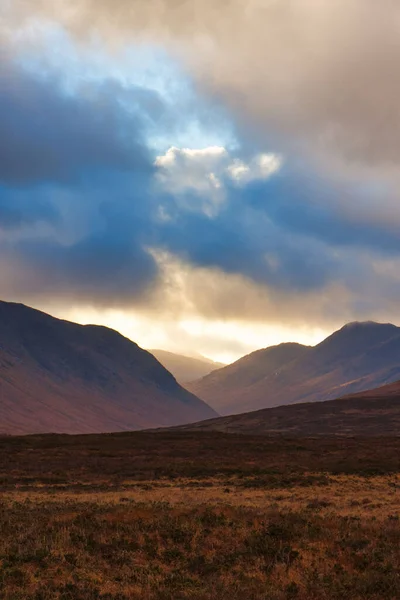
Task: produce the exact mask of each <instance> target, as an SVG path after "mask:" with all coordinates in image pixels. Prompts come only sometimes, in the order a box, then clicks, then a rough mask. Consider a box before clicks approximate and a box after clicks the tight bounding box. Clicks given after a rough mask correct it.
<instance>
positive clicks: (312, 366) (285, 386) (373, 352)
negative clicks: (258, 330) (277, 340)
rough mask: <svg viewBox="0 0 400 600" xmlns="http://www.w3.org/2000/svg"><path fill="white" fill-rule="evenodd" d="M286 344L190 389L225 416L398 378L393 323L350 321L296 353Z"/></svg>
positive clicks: (398, 338) (399, 348)
mask: <svg viewBox="0 0 400 600" xmlns="http://www.w3.org/2000/svg"><path fill="white" fill-rule="evenodd" d="M286 347H287V345H286V344H284V345H280V346H275V347H272V348H267V349H266V350H262V351H258V352H253V353H252V354H250V355H248V356H247V357H244V358H242V359H240V360H239V361H237V362H236V363H233V365H229V367H226V368H225V369H220V370H218V371H215V372H213V373H211V374H210V375H208V376H206V377H204V378H203V379H200V380H198V381H196V382H193V383H192V384H190V386H188V387H189V389H190V391H192V392H193V393H195V394H196V395H197V396H199V397H200V398H202V399H203V400H204V401H206V402H207V403H209V404H210V405H211V406H213V407H214V408H215V409H216V410H217V411H218V412H219V413H220V414H224V415H227V414H235V413H243V412H249V411H253V410H258V409H262V408H269V407H273V406H282V405H286V404H294V403H298V402H316V401H322V400H331V399H334V398H338V397H339V396H343V395H345V394H349V393H355V392H358V391H363V390H367V389H371V388H374V387H377V386H380V385H384V384H386V383H390V382H393V381H396V380H397V379H399V378H400V328H398V327H395V326H394V325H391V324H379V323H372V322H366V323H350V324H348V325H345V326H344V327H343V328H342V329H340V330H339V331H336V332H335V333H333V334H332V335H330V336H329V337H328V338H326V339H325V340H324V341H323V342H321V343H320V344H318V345H317V346H314V347H304V346H300V347H297V345H296V348H293V350H295V352H294V356H293V357H292V354H291V352H289V353H288V354H287V355H286V352H285V350H286ZM289 348H291V345H289ZM281 350H282V361H281V363H279V360H276V361H273V362H272V364H273V368H271V362H270V358H271V356H275V353H276V354H277V355H279V354H280V351H281ZM296 352H297V354H298V355H297V356H296Z"/></svg>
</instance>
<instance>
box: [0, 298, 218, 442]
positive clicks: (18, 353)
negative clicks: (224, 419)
mask: <svg viewBox="0 0 400 600" xmlns="http://www.w3.org/2000/svg"><path fill="white" fill-rule="evenodd" d="M215 414H216V413H215V412H214V411H213V410H212V409H211V408H210V407H208V406H207V405H206V404H205V403H204V402H202V401H201V400H199V399H198V398H196V397H195V396H194V395H192V394H190V393H189V392H188V391H186V390H185V389H183V388H182V387H181V386H180V385H179V384H178V383H177V382H176V380H175V379H174V377H173V376H172V375H171V374H170V373H169V372H168V371H167V370H166V369H165V368H164V367H163V366H162V365H161V364H160V363H159V362H158V361H157V360H156V359H155V358H154V357H153V356H152V355H151V354H150V353H148V352H146V351H145V350H142V349H141V348H139V346H137V344H135V343H133V342H131V341H130V340H128V339H127V338H124V337H123V336H122V335H120V334H119V333H117V332H116V331H113V330H111V329H107V328H106V327H98V326H93V325H87V326H82V325H77V324H75V323H69V322H67V321H61V320H58V319H55V318H53V317H50V316H49V315H46V314H44V313H41V312H39V311H36V310H34V309H31V308H28V307H26V306H23V305H20V304H11V303H6V302H0V433H40V432H50V431H51V432H64V433H89V432H108V431H121V430H129V429H140V428H144V427H153V426H155V425H157V426H158V425H163V426H165V425H173V424H178V423H185V422H190V421H193V420H199V419H202V418H207V417H212V416H215Z"/></svg>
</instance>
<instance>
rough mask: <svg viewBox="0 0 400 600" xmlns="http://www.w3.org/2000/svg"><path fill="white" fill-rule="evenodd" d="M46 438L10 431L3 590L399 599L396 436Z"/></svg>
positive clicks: (75, 599)
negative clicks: (208, 458)
mask: <svg viewBox="0 0 400 600" xmlns="http://www.w3.org/2000/svg"><path fill="white" fill-rule="evenodd" d="M190 439H191V440H192V441H190ZM51 440H52V441H51V449H49V445H50V439H49V438H45V440H44V439H43V438H41V441H38V438H21V439H20V440H17V439H9V440H8V441H4V440H3V448H2V453H1V458H0V473H1V477H2V481H3V484H2V488H0V490H1V495H0V531H1V536H0V598H1V599H2V600H95V599H96V600H97V599H101V600H128V599H129V600H131V599H133V600H228V599H229V600H291V599H298V600H336V599H337V600H386V599H388V600H398V598H400V575H399V573H400V521H399V514H400V476H399V470H396V469H395V462H394V461H395V460H397V456H395V457H393V454H392V451H393V448H394V447H396V444H397V441H395V440H381V441H380V443H379V445H378V443H377V442H375V452H374V453H373V454H372V453H371V454H370V453H368V452H367V448H368V446H367V445H365V444H364V441H363V440H358V441H357V440H349V441H347V444H348V445H347V446H346V445H344V446H343V443H344V442H343V441H338V440H336V441H332V440H320V441H316V440H302V441H301V442H299V440H297V441H290V440H286V441H285V440H282V441H281V442H280V448H278V449H277V448H276V442H275V445H274V444H271V445H269V442H268V440H262V439H259V444H257V441H256V439H252V440H250V439H246V438H239V437H238V438H234V437H232V438H229V436H228V437H226V438H225V437H224V436H221V437H220V439H219V440H218V439H217V438H216V437H215V436H212V437H211V438H210V437H208V436H205V437H204V436H201V435H199V436H197V437H192V438H188V437H187V436H182V437H181V438H179V436H175V437H174V438H171V437H168V436H167V437H164V438H163V437H162V436H160V437H159V438H156V437H154V436H153V435H150V436H147V437H146V436H145V435H144V434H141V435H139V434H138V435H137V436H133V438H130V441H129V442H127V441H126V438H124V442H123V443H122V442H121V439H118V436H117V439H114V438H113V436H106V437H105V438H104V444H103V446H102V445H101V438H99V437H98V436H97V437H96V438H95V439H94V438H91V437H88V438H64V437H62V438H59V439H58V441H57V439H56V438H51ZM232 440H234V442H235V443H234V444H233V442H232ZM73 441H75V442H76V446H75V447H74V445H73ZM167 441H168V442H169V444H168V445H166V442H167ZM57 444H58V445H57ZM278 445H279V444H278ZM200 446H203V447H204V449H205V450H204V453H203V455H200V456H199V464H197V465H196V462H195V461H194V460H192V459H193V458H194V454H195V452H196V449H197V451H198V448H199V447H200ZM234 447H235V448H236V455H235V456H234V457H232V456H231V453H232V451H233V448H234ZM74 448H75V449H74ZM129 448H130V450H129ZM260 448H261V451H260ZM295 448H297V449H295ZM299 448H302V449H299ZM211 450H212V451H213V452H214V460H213V461H212V462H210V463H208V464H207V465H206V463H205V462H204V461H205V459H204V454H206V455H208V452H209V451H211ZM350 450H351V454H350ZM46 452H48V458H47V461H46ZM129 452H130V460H127V459H128V458H129ZM185 455H186V456H187V457H188V460H187V462H186V463H185V461H184V456H185ZM296 456H297V462H296ZM346 457H348V459H347V462H346ZM377 457H378V458H377ZM74 458H75V461H74ZM162 458H163V463H164V464H163V472H162V473H160V471H159V468H160V462H161V459H162ZM64 459H66V461H65V463H63V460H64ZM125 461H126V462H125ZM377 461H378V462H377ZM203 462H204V464H203ZM94 464H97V470H95V471H94V472H93V473H92V476H91V477H90V473H89V466H92V465H94ZM355 464H357V465H358V466H359V468H358V473H356V474H355V473H354V471H357V469H354V465H355ZM124 465H125V466H124ZM199 465H200V467H201V470H200V475H199ZM338 465H341V469H339V468H338ZM360 465H361V466H362V468H361V467H360ZM133 467H135V468H133ZM206 467H207V468H206ZM310 467H313V468H312V469H311V468H310ZM317 467H318V468H317ZM46 468H47V471H46ZM113 468H114V470H115V471H117V472H118V478H116V477H115V475H113ZM190 469H192V470H193V471H194V472H193V473H192V475H191V474H190ZM133 471H134V473H133ZM151 472H153V473H155V476H153V477H149V476H148V475H149V473H151ZM374 473H375V474H374ZM146 475H147V477H146Z"/></svg>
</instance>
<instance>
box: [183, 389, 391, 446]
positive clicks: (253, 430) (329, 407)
mask: <svg viewBox="0 0 400 600" xmlns="http://www.w3.org/2000/svg"><path fill="white" fill-rule="evenodd" d="M181 429H182V430H184V431H219V432H223V433H236V434H237V433H241V434H246V435H265V434H268V435H276V434H280V435H285V436H286V435H287V436H324V435H340V436H400V381H397V382H395V383H391V384H388V385H385V386H382V387H380V388H376V389H372V390H367V391H366V392H360V393H358V394H353V395H349V396H344V397H343V398H339V399H336V400H329V401H326V402H316V403H315V402H312V403H311V402H309V403H307V404H294V405H292V406H279V407H276V408H267V409H263V410H259V411H256V412H251V413H245V414H241V415H232V416H229V417H220V418H218V419H211V420H208V421H204V422H201V423H195V424H192V425H186V426H183V427H180V428H179V430H181Z"/></svg>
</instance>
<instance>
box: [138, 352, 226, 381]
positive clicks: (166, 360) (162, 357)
mask: <svg viewBox="0 0 400 600" xmlns="http://www.w3.org/2000/svg"><path fill="white" fill-rule="evenodd" d="M149 352H151V353H152V354H153V356H155V357H156V359H157V360H158V361H160V363H161V364H162V365H163V366H164V367H165V368H166V369H168V371H170V373H172V374H173V376H174V377H175V378H176V379H177V381H179V382H180V383H182V384H184V383H187V382H189V381H194V380H195V379H199V378H200V377H204V376H205V375H208V374H209V373H211V371H214V370H215V369H220V368H221V367H223V366H224V365H223V364H222V363H218V362H214V361H212V360H210V359H208V358H205V357H204V356H202V357H194V356H184V355H182V354H175V353H174V352H168V351H167V350H149Z"/></svg>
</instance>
